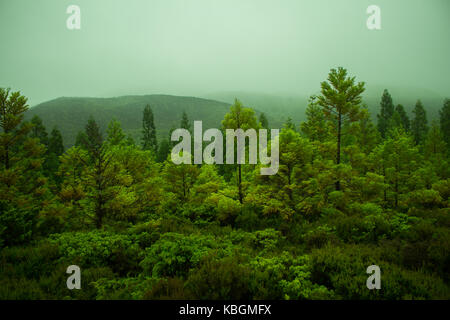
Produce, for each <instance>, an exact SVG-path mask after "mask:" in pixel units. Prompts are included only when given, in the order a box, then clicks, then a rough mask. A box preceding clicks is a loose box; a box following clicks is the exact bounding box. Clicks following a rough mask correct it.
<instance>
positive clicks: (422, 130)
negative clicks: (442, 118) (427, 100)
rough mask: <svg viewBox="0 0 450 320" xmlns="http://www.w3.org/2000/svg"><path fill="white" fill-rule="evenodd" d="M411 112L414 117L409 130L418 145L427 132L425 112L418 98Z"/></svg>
mask: <svg viewBox="0 0 450 320" xmlns="http://www.w3.org/2000/svg"><path fill="white" fill-rule="evenodd" d="M413 113H414V119H413V120H412V122H411V132H412V134H413V137H414V142H415V143H416V145H419V144H421V143H422V142H423V141H424V140H425V138H426V135H427V132H428V125H427V123H428V121H427V113H426V111H425V109H424V107H423V105H422V102H421V101H420V100H417V103H416V106H415V108H414V110H413Z"/></svg>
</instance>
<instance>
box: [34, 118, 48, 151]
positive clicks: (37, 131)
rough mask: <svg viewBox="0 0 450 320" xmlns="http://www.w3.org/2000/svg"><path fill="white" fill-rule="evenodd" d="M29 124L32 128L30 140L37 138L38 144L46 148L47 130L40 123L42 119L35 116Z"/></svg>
mask: <svg viewBox="0 0 450 320" xmlns="http://www.w3.org/2000/svg"><path fill="white" fill-rule="evenodd" d="M31 124H32V125H33V127H32V128H31V131H30V137H32V138H38V139H39V141H40V143H42V144H43V145H44V146H46V147H47V146H48V133H47V129H46V128H45V126H44V124H43V123H42V119H41V118H40V117H39V116H37V115H35V116H33V118H31Z"/></svg>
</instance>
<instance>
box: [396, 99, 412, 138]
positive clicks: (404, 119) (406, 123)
mask: <svg viewBox="0 0 450 320" xmlns="http://www.w3.org/2000/svg"><path fill="white" fill-rule="evenodd" d="M395 111H396V112H397V113H398V115H399V116H400V123H401V125H402V127H403V129H404V130H405V131H406V132H409V130H410V126H411V121H410V120H409V117H408V114H407V113H406V111H405V108H404V107H403V105H401V104H398V105H397V106H396V107H395Z"/></svg>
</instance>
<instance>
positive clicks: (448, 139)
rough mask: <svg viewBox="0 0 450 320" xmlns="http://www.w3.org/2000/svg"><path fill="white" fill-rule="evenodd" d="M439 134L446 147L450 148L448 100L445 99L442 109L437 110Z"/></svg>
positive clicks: (449, 100)
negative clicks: (440, 133) (439, 126)
mask: <svg viewBox="0 0 450 320" xmlns="http://www.w3.org/2000/svg"><path fill="white" fill-rule="evenodd" d="M439 120H440V125H441V132H442V136H443V138H444V141H445V143H446V144H447V147H448V148H450V99H445V101H444V105H443V106H442V109H441V110H439Z"/></svg>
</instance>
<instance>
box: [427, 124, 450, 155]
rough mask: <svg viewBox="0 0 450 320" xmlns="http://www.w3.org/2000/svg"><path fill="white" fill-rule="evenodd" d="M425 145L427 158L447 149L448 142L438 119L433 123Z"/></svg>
mask: <svg viewBox="0 0 450 320" xmlns="http://www.w3.org/2000/svg"><path fill="white" fill-rule="evenodd" d="M424 145H425V146H424V151H425V152H424V153H425V156H426V157H427V158H430V157H433V156H436V155H437V154H442V153H444V152H445V150H446V143H445V142H444V137H443V134H442V132H441V129H440V128H439V124H438V122H437V121H436V120H435V121H433V122H432V123H431V128H430V130H428V134H427V137H426V139H425V143H424Z"/></svg>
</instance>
